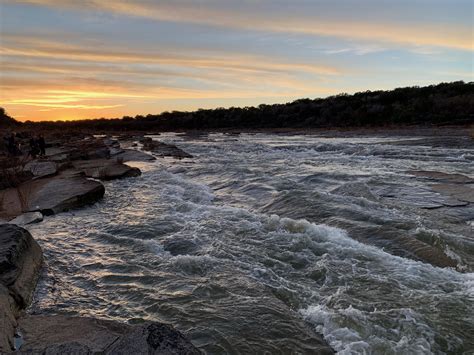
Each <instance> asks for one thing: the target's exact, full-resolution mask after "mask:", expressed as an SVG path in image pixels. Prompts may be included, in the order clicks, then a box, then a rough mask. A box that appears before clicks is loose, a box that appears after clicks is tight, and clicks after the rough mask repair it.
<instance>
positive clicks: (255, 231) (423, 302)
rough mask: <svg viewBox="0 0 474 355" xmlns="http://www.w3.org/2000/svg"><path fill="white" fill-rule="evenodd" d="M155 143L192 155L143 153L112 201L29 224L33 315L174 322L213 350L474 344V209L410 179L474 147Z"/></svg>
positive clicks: (308, 138) (410, 349)
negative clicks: (39, 261)
mask: <svg viewBox="0 0 474 355" xmlns="http://www.w3.org/2000/svg"><path fill="white" fill-rule="evenodd" d="M156 138H157V139H160V140H162V141H164V142H170V143H174V144H177V145H178V146H179V147H180V148H182V149H184V150H185V151H187V152H189V153H191V154H192V155H193V156H194V158H193V159H183V160H175V159H172V158H159V159H158V160H157V161H156V162H152V163H135V164H134V165H135V166H138V167H139V168H140V169H141V170H142V172H143V174H142V176H140V177H138V178H130V179H124V180H116V181H111V182H106V183H105V186H106V190H107V192H106V195H105V198H104V199H103V200H102V201H101V202H99V203H96V204H95V205H93V206H91V207H88V208H84V209H81V210H75V211H71V212H67V213H61V214H58V215H56V216H52V217H48V218H46V219H45V220H44V221H43V222H42V223H40V224H38V225H35V226H32V227H31V228H30V231H31V232H32V234H33V236H34V237H35V239H37V240H38V242H39V243H40V244H41V246H42V247H43V250H44V251H45V260H46V266H47V267H46V268H45V270H44V272H43V274H42V276H41V280H40V283H39V286H38V288H37V292H36V295H35V301H34V304H33V306H32V309H31V311H32V312H34V313H45V314H68V315H90V316H95V317H101V318H108V319H115V320H122V321H129V322H132V323H133V322H140V321H142V320H144V319H145V320H158V321H165V322H170V323H172V324H173V325H175V326H176V327H177V328H178V329H180V330H181V331H183V332H184V333H185V334H187V336H188V337H189V338H190V339H191V340H192V341H193V343H194V344H195V345H196V346H198V347H199V348H200V349H202V350H203V351H205V352H206V353H208V354H222V353H229V354H249V353H265V352H266V353H272V354H278V353H308V354H310V353H315V352H317V351H318V347H319V346H320V345H319V343H320V337H321V336H322V337H323V338H324V339H325V341H326V342H327V343H328V344H330V346H331V347H332V348H333V349H334V350H336V351H337V352H339V353H341V354H350V353H351V354H352V353H366V354H412V353H417V354H431V353H436V354H441V353H453V354H460V353H463V352H466V353H469V352H470V351H474V339H473V337H472V334H474V274H473V270H474V267H473V265H474V233H473V226H474V204H472V203H471V204H469V205H467V206H457V207H456V206H455V207H449V208H448V207H443V208H437V207H436V203H439V201H441V202H442V197H439V196H438V195H437V194H433V192H430V190H429V189H428V188H427V186H429V184H430V182H429V181H428V180H426V179H423V178H420V177H419V176H414V175H413V174H411V173H409V171H410V170H436V171H439V172H444V173H458V174H463V175H466V176H467V177H470V178H474V171H473V157H474V150H473V149H470V148H462V147H461V148H449V149H448V148H445V147H433V146H429V145H424V144H409V142H408V143H407V144H394V142H396V141H400V140H402V138H397V137H374V136H372V137H352V138H325V137H318V136H313V135H276V134H263V133H262V134H240V135H226V134H209V135H203V136H186V135H179V134H172V133H168V134H163V135H161V136H159V137H156ZM412 139H416V138H412ZM404 140H406V139H405V138H404ZM433 204H435V205H433ZM414 242H416V243H415V244H413V243H414ZM420 246H421V247H420ZM420 250H422V252H420ZM441 256H442V257H445V256H446V257H449V260H454V261H455V265H456V266H455V267H449V268H441V267H438V266H435V265H437V260H438V259H439V258H440V257H441Z"/></svg>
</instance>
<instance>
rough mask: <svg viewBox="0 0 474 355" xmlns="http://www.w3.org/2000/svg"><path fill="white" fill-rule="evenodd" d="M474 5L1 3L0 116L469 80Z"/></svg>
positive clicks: (57, 116) (66, 116) (280, 99)
mask: <svg viewBox="0 0 474 355" xmlns="http://www.w3.org/2000/svg"><path fill="white" fill-rule="evenodd" d="M473 3H474V2H473V1H472V0H443V1H442V0H325V1H323V0H321V1H320V0H287V1H282V0H253V1H251V0H240V1H237V0H235V1H226V0H206V1H200V0H195V1H181V0H174V1H159V0H155V1H153V0H63V1H59V0H57V1H56V0H0V106H2V107H4V108H5V109H6V111H7V112H8V113H9V114H10V115H11V116H13V117H15V118H16V119H18V120H21V121H25V120H33V121H40V120H73V119H85V118H101V117H106V118H113V117H122V116H124V115H129V116H135V115H146V114H149V113H151V114H157V113H160V112H163V111H173V110H186V111H187V110H196V109H198V108H215V107H231V106H255V105H259V104H261V103H267V104H271V103H284V102H289V101H292V100H295V99H298V98H307V97H308V98H316V97H326V96H329V95H333V94H338V93H354V92H358V91H365V90H377V89H384V90H385V89H392V88H396V87H403V86H415V85H419V86H424V85H430V84H436V83H439V82H450V81H456V80H464V81H473V76H474V75H473V22H474V21H473Z"/></svg>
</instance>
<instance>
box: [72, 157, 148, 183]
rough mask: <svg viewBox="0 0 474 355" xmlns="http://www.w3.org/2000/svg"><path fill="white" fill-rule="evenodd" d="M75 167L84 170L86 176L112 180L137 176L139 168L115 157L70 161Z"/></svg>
mask: <svg viewBox="0 0 474 355" xmlns="http://www.w3.org/2000/svg"><path fill="white" fill-rule="evenodd" d="M72 165H73V166H74V168H75V169H77V170H80V171H82V172H84V174H85V175H86V176H87V177H91V178H95V179H100V180H113V179H120V178H125V177H133V176H139V175H140V174H141V172H140V169H138V168H132V167H130V166H128V165H126V164H123V163H120V162H117V160H115V159H95V160H80V161H74V162H72Z"/></svg>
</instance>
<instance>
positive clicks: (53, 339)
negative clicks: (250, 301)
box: [15, 315, 201, 355]
mask: <svg viewBox="0 0 474 355" xmlns="http://www.w3.org/2000/svg"><path fill="white" fill-rule="evenodd" d="M19 328H20V331H21V333H22V335H23V341H24V343H23V345H22V347H21V348H20V350H19V351H17V352H15V353H16V354H32V353H38V354H48V355H53V354H58V355H59V354H77V355H80V354H97V353H100V354H124V355H125V354H134V355H135V354H136V355H141V354H143V355H145V354H146V355H148V354H170V355H171V354H190V355H192V354H201V352H200V351H199V350H198V349H197V348H196V347H194V345H193V344H192V343H191V342H190V341H189V340H187V339H186V338H185V337H184V336H183V335H182V334H181V333H180V332H179V331H177V330H176V329H174V328H173V327H172V326H170V325H167V324H162V323H154V322H146V323H142V324H139V325H128V324H124V323H118V322H114V321H109V320H99V319H93V318H85V317H66V316H31V315H30V316H26V317H24V318H21V319H20V320H19Z"/></svg>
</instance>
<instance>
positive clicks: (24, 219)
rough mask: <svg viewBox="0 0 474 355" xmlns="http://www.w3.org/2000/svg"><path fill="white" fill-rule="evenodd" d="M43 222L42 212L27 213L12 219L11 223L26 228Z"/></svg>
mask: <svg viewBox="0 0 474 355" xmlns="http://www.w3.org/2000/svg"><path fill="white" fill-rule="evenodd" d="M42 220H43V214H42V213H41V212H27V213H23V214H22V215H20V216H18V217H16V218H14V219H12V220H11V221H10V222H9V223H12V224H16V225H19V226H25V225H27V224H32V223H38V222H41V221H42Z"/></svg>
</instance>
